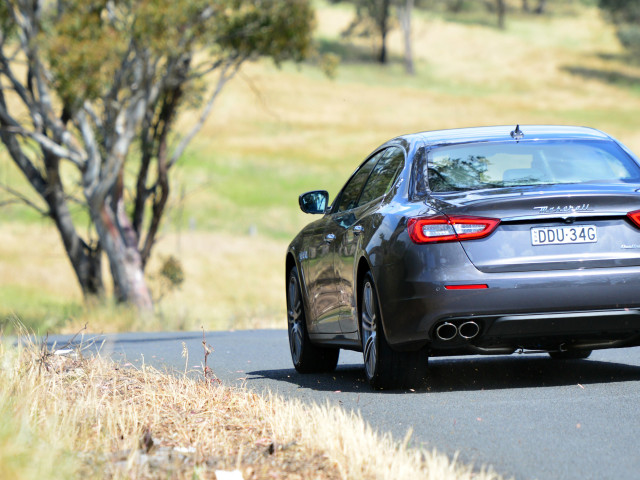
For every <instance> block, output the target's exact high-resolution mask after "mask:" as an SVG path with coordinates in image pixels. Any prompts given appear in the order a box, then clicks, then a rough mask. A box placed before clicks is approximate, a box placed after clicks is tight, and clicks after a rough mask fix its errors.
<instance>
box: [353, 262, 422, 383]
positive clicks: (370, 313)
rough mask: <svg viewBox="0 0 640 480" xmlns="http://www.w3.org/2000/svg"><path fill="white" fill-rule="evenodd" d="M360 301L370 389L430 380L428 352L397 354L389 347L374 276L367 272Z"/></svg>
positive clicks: (418, 351)
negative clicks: (427, 378) (428, 376)
mask: <svg viewBox="0 0 640 480" xmlns="http://www.w3.org/2000/svg"><path fill="white" fill-rule="evenodd" d="M360 302H361V304H360V309H359V311H360V332H361V338H362V352H363V359H364V370H365V375H366V377H367V380H368V381H369V383H370V384H371V386H372V387H373V388H376V389H397V388H419V387H421V386H423V385H424V383H425V381H426V377H427V363H428V357H427V353H426V351H425V349H420V350H417V351H409V352H398V351H395V350H393V349H392V348H391V346H390V345H389V344H388V342H387V339H386V336H385V334H384V329H383V327H382V322H381V318H380V307H379V304H378V295H377V293H376V289H375V284H374V282H373V277H372V276H371V273H367V275H366V277H365V279H364V282H363V285H362V290H361V295H360Z"/></svg>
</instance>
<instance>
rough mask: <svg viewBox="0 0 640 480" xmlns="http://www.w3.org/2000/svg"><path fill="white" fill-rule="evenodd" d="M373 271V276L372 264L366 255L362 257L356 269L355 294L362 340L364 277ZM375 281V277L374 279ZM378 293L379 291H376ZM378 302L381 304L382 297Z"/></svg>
mask: <svg viewBox="0 0 640 480" xmlns="http://www.w3.org/2000/svg"><path fill="white" fill-rule="evenodd" d="M370 272H371V276H372V277H373V273H372V269H371V265H370V264H369V261H368V260H367V258H366V257H364V256H363V257H360V261H359V262H358V268H357V270H356V282H355V287H356V288H355V289H354V295H355V296H356V299H355V300H356V320H357V325H358V335H360V340H362V330H361V325H360V315H361V313H362V289H363V287H364V279H365V278H366V276H367V273H370ZM373 280H374V282H375V278H374V279H373ZM376 295H377V291H376ZM378 304H380V299H378ZM383 323H384V322H383Z"/></svg>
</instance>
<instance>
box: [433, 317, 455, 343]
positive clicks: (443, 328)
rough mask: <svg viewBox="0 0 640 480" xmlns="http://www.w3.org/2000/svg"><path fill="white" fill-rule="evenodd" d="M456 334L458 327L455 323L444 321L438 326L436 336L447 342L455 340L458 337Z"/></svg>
mask: <svg viewBox="0 0 640 480" xmlns="http://www.w3.org/2000/svg"><path fill="white" fill-rule="evenodd" d="M456 335H458V327H456V326H455V325H454V324H453V323H449V322H444V323H443V324H441V325H439V326H438V328H436V336H437V337H438V338H439V339H440V340H444V341H445V342H446V341H449V340H453V339H454V338H456Z"/></svg>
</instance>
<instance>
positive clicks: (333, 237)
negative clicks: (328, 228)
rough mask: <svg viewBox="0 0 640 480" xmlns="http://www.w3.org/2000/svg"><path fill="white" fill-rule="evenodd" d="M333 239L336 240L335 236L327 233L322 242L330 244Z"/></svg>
mask: <svg viewBox="0 0 640 480" xmlns="http://www.w3.org/2000/svg"><path fill="white" fill-rule="evenodd" d="M335 239H336V236H335V235H334V234H333V233H329V234H328V235H326V236H325V237H324V241H325V242H326V243H331V242H333V241H334V240H335Z"/></svg>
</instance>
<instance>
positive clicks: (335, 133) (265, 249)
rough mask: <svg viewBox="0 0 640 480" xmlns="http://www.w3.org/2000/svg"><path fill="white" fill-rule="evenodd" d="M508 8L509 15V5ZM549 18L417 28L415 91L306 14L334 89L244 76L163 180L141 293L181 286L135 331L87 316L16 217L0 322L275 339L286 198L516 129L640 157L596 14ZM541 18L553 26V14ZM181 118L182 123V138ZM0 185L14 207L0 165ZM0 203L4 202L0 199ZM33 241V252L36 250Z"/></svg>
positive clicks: (46, 243) (631, 94) (286, 70)
mask: <svg viewBox="0 0 640 480" xmlns="http://www.w3.org/2000/svg"><path fill="white" fill-rule="evenodd" d="M517 3H519V2H514V5H515V4H517ZM585 3H588V2H580V1H578V0H575V1H569V0H565V1H562V2H560V1H559V2H549V8H550V10H551V12H550V14H549V15H547V16H542V17H539V16H534V15H522V14H515V13H510V14H509V16H508V17H507V28H506V29H505V30H499V29H497V28H495V27H494V26H493V25H494V18H493V17H492V16H490V15H489V14H487V13H485V12H483V11H480V10H478V11H475V12H471V13H470V14H467V15H464V16H462V17H452V16H451V15H449V14H445V13H443V12H435V13H433V12H431V13H429V12H418V13H417V14H416V18H415V22H414V42H415V43H414V50H415V52H416V68H417V75H415V76H412V77H410V76H407V75H405V74H404V72H403V67H402V63H401V61H400V58H401V54H402V45H401V40H400V34H399V31H397V30H394V32H393V34H392V35H391V38H390V48H391V54H392V59H393V61H392V63H391V64H390V65H388V66H385V67H381V66H379V65H376V64H373V63H370V62H368V61H366V60H365V59H366V58H367V57H368V56H369V55H370V54H372V45H371V43H370V41H368V40H364V39H359V40H358V41H357V43H356V45H355V46H350V45H347V44H345V42H344V41H343V40H341V38H340V35H339V33H340V31H341V30H342V29H344V27H345V26H346V25H347V24H348V23H349V21H350V19H351V16H352V12H351V10H350V9H349V7H348V6H344V5H341V6H331V5H329V4H328V3H326V2H320V1H319V2H317V5H318V30H317V33H316V36H317V39H318V45H319V47H318V48H319V50H320V51H321V52H338V53H341V54H342V55H343V60H342V63H341V65H340V66H339V68H338V71H337V76H336V77H335V79H329V78H327V77H326V76H324V75H323V73H322V72H321V71H320V69H319V68H317V67H316V66H314V65H312V64H304V65H301V66H294V65H284V66H283V67H282V68H281V69H277V68H275V67H274V66H272V65H271V64H269V63H268V62H259V63H256V64H251V65H248V66H247V68H245V69H244V71H243V73H242V75H241V76H240V77H238V78H237V79H235V80H234V82H233V83H231V84H229V85H228V87H227V89H226V90H225V91H224V93H223V95H222V97H221V98H220V101H219V104H218V105H217V108H216V109H215V111H214V113H213V115H212V116H211V118H210V119H209V121H208V122H207V124H206V125H205V127H204V129H203V131H202V132H201V134H200V135H199V136H198V137H197V138H196V139H195V140H194V142H193V143H192V145H191V147H190V148H189V149H188V151H187V152H186V154H185V156H184V157H183V159H182V160H181V162H180V165H179V168H178V169H177V170H176V171H175V172H174V173H175V175H174V177H173V179H172V197H171V199H170V207H169V210H168V214H167V217H166V221H165V224H164V227H163V233H162V238H161V239H160V241H159V244H158V247H157V250H156V256H155V258H154V261H153V262H152V264H151V265H150V267H149V272H148V273H149V277H150V282H151V284H152V285H153V288H154V290H155V291H156V292H159V291H160V288H161V287H160V286H159V284H158V275H157V271H158V269H159V265H160V262H161V261H162V259H163V258H166V257H167V256H168V255H173V256H175V257H176V258H178V259H179V260H180V262H181V263H182V265H183V268H184V271H185V283H184V284H183V286H182V287H181V289H180V290H178V291H173V292H169V293H167V294H166V295H164V297H163V298H162V300H161V301H159V302H158V315H157V316H156V317H155V318H153V319H147V320H145V321H144V322H140V321H138V322H133V324H132V322H131V318H130V317H127V315H126V314H124V313H123V312H119V311H115V312H114V311H112V307H110V306H108V305H107V306H104V307H102V308H99V309H97V310H95V309H94V310H92V311H90V312H87V311H86V310H85V309H84V308H83V306H82V298H81V295H80V292H79V290H78V287H77V286H76V284H75V279H74V278H73V274H72V272H71V269H70V267H69V266H68V264H67V261H66V259H65V257H64V254H63V253H62V250H61V247H60V245H59V239H58V237H57V234H56V232H55V230H54V229H52V228H51V227H50V226H49V225H48V223H47V221H46V220H45V219H42V218H41V217H39V216H38V215H37V214H35V213H33V212H31V211H29V210H26V209H25V208H24V207H20V206H15V205H14V206H6V207H3V208H2V209H0V240H1V242H0V272H1V273H2V275H1V276H0V315H2V318H6V317H7V316H10V315H15V316H18V317H20V318H21V319H22V320H23V321H24V322H25V323H27V324H28V325H30V326H33V327H34V328H36V329H38V330H39V331H44V330H73V329H75V328H77V326H78V325H80V324H84V323H85V322H89V328H90V329H91V330H93V331H113V330H120V329H125V328H126V329H131V328H133V329H138V330H148V329H175V328H182V329H194V328H198V327H199V326H200V325H203V326H204V327H205V328H206V329H229V328H249V327H283V326H284V319H285V309H284V288H283V279H284V275H283V273H284V272H283V265H282V263H283V258H284V252H285V249H286V245H287V242H288V240H289V239H290V238H292V237H293V235H294V234H295V232H296V231H297V230H298V229H299V228H301V226H302V225H304V224H305V223H306V222H308V221H310V220H311V217H308V216H305V215H304V214H302V213H301V212H300V211H299V210H298V207H297V195H298V194H299V193H301V192H303V191H306V190H310V189H315V188H325V189H327V190H329V192H330V193H331V195H334V194H335V193H336V192H337V190H338V189H339V188H340V186H341V184H342V183H343V181H344V179H345V178H346V177H347V175H348V174H349V173H350V172H351V171H353V170H354V169H355V167H356V166H357V165H358V164H359V162H360V161H361V160H362V159H364V157H365V156H366V155H367V154H368V153H369V152H370V151H371V150H373V149H374V148H375V147H376V146H377V145H379V144H380V143H382V142H384V141H385V140H387V139H389V138H391V137H393V136H395V135H398V134H402V133H408V132H414V131H420V130H429V129H438V128H451V127H461V126H473V125H485V124H503V125H515V124H516V123H520V124H528V123H550V124H579V125H587V126H593V127H596V128H599V129H602V130H605V131H607V132H608V133H611V134H613V135H614V136H616V137H617V138H618V139H620V140H621V141H623V143H625V144H627V145H628V146H629V147H631V148H632V149H633V150H635V151H636V152H640V116H639V115H638V113H637V112H639V111H640V67H639V66H638V65H637V64H634V62H632V61H630V60H629V58H628V57H627V56H626V54H625V53H624V52H623V51H622V50H621V47H620V46H619V44H618V42H617V39H616V37H615V33H614V31H613V29H612V28H611V27H610V26H609V25H608V24H607V23H606V22H605V21H604V20H603V19H602V17H601V16H600V13H599V11H598V10H597V9H596V8H595V7H589V6H585ZM554 9H555V10H554ZM190 120H191V119H190V115H189V114H188V113H185V114H184V115H183V118H182V119H181V122H182V124H183V125H184V126H187V125H188V124H189V123H190ZM0 182H2V183H4V184H8V185H11V186H12V187H13V188H16V189H19V190H20V191H23V192H28V188H27V186H26V185H25V184H24V181H23V180H22V179H21V178H20V175H19V173H18V172H17V169H16V168H15V167H14V166H13V165H12V164H10V162H9V161H8V159H7V158H6V156H5V155H4V154H2V153H0ZM2 199H6V196H5V197H3V198H0V201H2ZM34 239H37V240H34Z"/></svg>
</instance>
